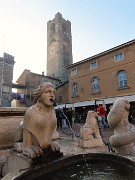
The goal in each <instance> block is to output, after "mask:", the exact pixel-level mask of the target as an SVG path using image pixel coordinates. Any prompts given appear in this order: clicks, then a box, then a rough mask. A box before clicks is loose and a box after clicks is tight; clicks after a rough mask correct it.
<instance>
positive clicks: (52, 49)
mask: <svg viewBox="0 0 135 180" xmlns="http://www.w3.org/2000/svg"><path fill="white" fill-rule="evenodd" d="M54 53H55V46H52V47H51V48H50V55H53V54H54Z"/></svg>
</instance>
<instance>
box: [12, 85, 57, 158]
mask: <svg viewBox="0 0 135 180" xmlns="http://www.w3.org/2000/svg"><path fill="white" fill-rule="evenodd" d="M33 96H34V101H35V104H34V105H33V106H31V107H30V108H29V109H28V110H27V111H26V113H25V116H24V121H23V127H22V128H23V142H22V143H19V142H16V143H15V145H14V149H15V150H16V151H18V152H22V153H23V154H24V155H25V156H27V157H29V158H31V159H34V158H36V157H39V156H42V155H43V154H44V153H45V152H46V151H48V150H49V151H52V152H55V151H59V150H60V148H59V146H58V144H57V143H54V142H53V141H52V138H53V137H54V136H55V135H54V132H56V124H57V119H56V115H55V109H54V106H53V104H54V102H55V89H54V87H53V85H52V83H50V82H45V83H43V84H41V85H40V86H39V87H38V88H37V89H36V90H35V92H34V94H33ZM54 139H55V138H54Z"/></svg>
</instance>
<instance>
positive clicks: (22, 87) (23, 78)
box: [14, 69, 59, 106]
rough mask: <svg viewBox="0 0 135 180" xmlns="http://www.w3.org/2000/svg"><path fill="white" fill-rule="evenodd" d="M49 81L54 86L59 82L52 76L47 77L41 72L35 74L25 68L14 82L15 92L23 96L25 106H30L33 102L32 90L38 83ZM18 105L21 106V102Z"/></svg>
mask: <svg viewBox="0 0 135 180" xmlns="http://www.w3.org/2000/svg"><path fill="white" fill-rule="evenodd" d="M48 81H49V82H51V83H52V84H53V85H54V87H56V86H57V85H58V84H59V80H58V79H56V78H53V77H48V76H45V75H44V72H42V74H36V73H33V72H31V71H30V70H27V69H25V70H24V71H23V72H22V74H21V75H20V77H19V78H18V80H17V81H16V83H17V84H14V87H16V88H17V93H18V94H20V95H21V96H22V97H23V96H24V99H25V103H26V106H31V105H32V104H33V92H34V90H35V89H37V88H38V86H39V85H40V84H42V83H43V82H48ZM18 106H21V104H20V105H19V104H18Z"/></svg>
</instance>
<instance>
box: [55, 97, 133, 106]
mask: <svg viewBox="0 0 135 180" xmlns="http://www.w3.org/2000/svg"><path fill="white" fill-rule="evenodd" d="M118 98H123V99H125V100H128V101H129V102H133V101H135V95H129V96H117V97H112V98H103V99H99V100H97V101H96V104H98V103H99V102H100V103H101V101H103V100H104V101H105V104H113V103H114V101H115V100H116V99H118ZM92 105H95V100H91V101H82V102H77V103H74V104H72V103H71V104H60V105H57V106H56V107H55V109H59V108H60V109H61V108H63V107H65V106H66V108H71V107H85V106H92Z"/></svg>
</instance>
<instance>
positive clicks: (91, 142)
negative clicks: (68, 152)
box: [79, 138, 104, 148]
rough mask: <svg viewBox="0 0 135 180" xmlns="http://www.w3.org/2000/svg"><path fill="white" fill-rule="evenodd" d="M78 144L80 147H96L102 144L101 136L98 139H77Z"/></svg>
mask: <svg viewBox="0 0 135 180" xmlns="http://www.w3.org/2000/svg"><path fill="white" fill-rule="evenodd" d="M79 146H81V147H82V148H92V147H98V146H104V144H103V141H102V139H101V138H99V139H95V138H94V139H88V140H84V139H79Z"/></svg>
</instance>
